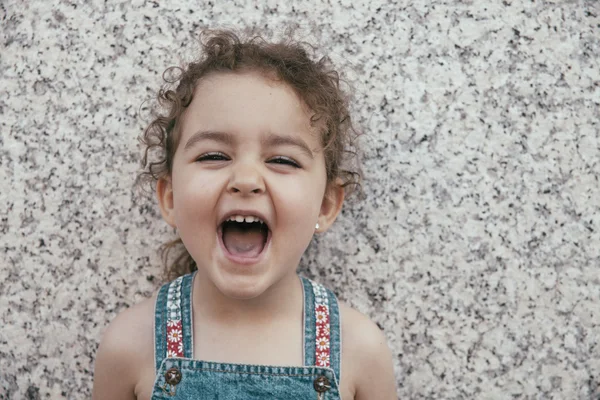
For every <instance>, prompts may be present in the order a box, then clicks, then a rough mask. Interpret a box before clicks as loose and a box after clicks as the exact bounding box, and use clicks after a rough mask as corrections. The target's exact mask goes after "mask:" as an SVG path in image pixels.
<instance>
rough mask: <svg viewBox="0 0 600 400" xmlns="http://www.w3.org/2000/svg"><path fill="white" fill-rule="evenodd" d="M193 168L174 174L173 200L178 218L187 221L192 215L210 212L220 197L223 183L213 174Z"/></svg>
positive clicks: (183, 221)
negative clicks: (198, 171) (203, 172)
mask: <svg viewBox="0 0 600 400" xmlns="http://www.w3.org/2000/svg"><path fill="white" fill-rule="evenodd" d="M190 169H191V168H188V169H183V170H181V171H178V172H179V173H178V174H173V202H174V205H175V215H176V218H178V219H179V220H180V222H182V223H186V218H187V219H189V217H190V216H192V215H197V216H200V215H202V214H205V213H210V212H211V211H212V209H213V205H214V203H215V202H216V199H218V196H219V193H220V190H221V185H220V183H219V182H220V181H219V179H216V177H214V176H212V175H211V174H198V173H194V171H190Z"/></svg>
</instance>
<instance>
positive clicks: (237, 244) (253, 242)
mask: <svg viewBox="0 0 600 400" xmlns="http://www.w3.org/2000/svg"><path fill="white" fill-rule="evenodd" d="M223 244H224V245H225V248H226V249H227V250H228V251H229V252H230V253H231V254H233V255H236V256H244V257H256V256H258V255H259V254H260V252H261V251H262V250H263V246H264V237H263V234H262V232H261V231H260V230H259V229H242V228H240V227H239V226H238V224H230V225H229V226H227V228H226V229H223Z"/></svg>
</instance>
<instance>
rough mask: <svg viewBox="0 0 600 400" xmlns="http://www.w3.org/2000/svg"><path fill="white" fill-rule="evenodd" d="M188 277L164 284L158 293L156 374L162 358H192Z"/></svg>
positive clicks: (155, 333)
mask: <svg viewBox="0 0 600 400" xmlns="http://www.w3.org/2000/svg"><path fill="white" fill-rule="evenodd" d="M192 277H193V275H192V274H188V275H184V276H180V277H179V278H177V279H175V280H174V281H172V282H169V283H166V284H164V285H163V286H162V287H161V288H160V290H159V291H158V296H157V298H156V308H155V313H154V314H155V316H154V361H155V365H156V371H158V370H159V368H160V365H161V363H162V361H163V360H164V359H165V358H192V357H193V349H192V323H191V322H192V318H191V291H192V288H191V284H192Z"/></svg>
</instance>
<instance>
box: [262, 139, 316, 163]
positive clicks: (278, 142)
mask: <svg viewBox="0 0 600 400" xmlns="http://www.w3.org/2000/svg"><path fill="white" fill-rule="evenodd" d="M261 142H262V144H263V145H266V146H267V147H276V146H294V147H298V148H299V149H300V150H302V152H303V153H305V154H306V155H307V156H308V157H310V158H311V159H312V158H314V155H313V152H312V151H311V150H310V147H308V145H307V144H306V143H305V142H304V140H302V139H300V138H295V137H292V136H283V135H276V134H273V133H272V134H269V135H268V136H267V137H264V138H262V140H261Z"/></svg>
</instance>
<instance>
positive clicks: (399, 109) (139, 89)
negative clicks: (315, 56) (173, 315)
mask: <svg viewBox="0 0 600 400" xmlns="http://www.w3.org/2000/svg"><path fill="white" fill-rule="evenodd" d="M290 25H297V26H299V27H300V28H301V30H302V31H303V32H304V35H305V36H304V37H305V38H306V39H308V40H310V41H313V42H314V43H316V44H317V45H319V47H320V49H321V51H322V52H323V53H328V54H330V56H331V58H332V59H333V60H334V62H335V63H336V64H337V65H338V66H339V67H340V68H341V69H342V70H343V71H345V75H344V76H346V77H347V78H348V79H349V80H350V81H351V82H352V84H353V86H354V95H355V101H354V109H355V118H356V120H357V121H359V123H360V124H361V126H362V129H363V130H364V131H365V133H366V135H365V136H364V137H363V138H362V141H361V144H362V146H363V166H364V172H365V184H364V186H365V192H366V197H365V199H363V200H355V201H354V202H353V203H348V204H347V205H346V208H345V210H344V213H343V215H342V216H341V218H340V220H339V221H338V222H337V224H336V225H335V226H334V228H333V229H332V230H331V231H330V232H329V233H328V234H326V235H324V236H323V237H321V238H319V239H318V242H316V243H313V244H312V245H311V247H309V250H308V252H307V254H306V257H305V259H304V260H303V263H302V265H301V271H302V272H303V273H304V274H306V275H309V276H311V277H316V278H317V279H318V280H320V281H321V282H323V283H325V284H326V285H328V286H330V287H331V288H332V289H334V290H335V292H336V293H337V294H338V295H339V297H340V298H342V299H344V300H345V301H347V302H349V303H350V304H352V305H353V306H354V307H356V308H357V309H359V310H361V311H362V312H364V313H366V314H367V315H369V316H370V317H371V318H372V319H373V320H375V321H376V322H377V323H378V324H379V325H380V326H381V327H382V328H383V329H384V331H385V333H386V335H387V337H388V339H389V344H390V346H391V348H392V350H393V353H394V358H395V367H396V376H397V382H398V394H399V396H400V397H401V398H408V399H425V398H428V399H429V398H432V399H471V398H477V399H508V398H518V399H525V398H532V399H542V398H543V399H546V398H555V399H589V398H597V396H599V393H600V392H599V391H598V385H599V384H600V348H599V343H598V341H599V339H600V328H599V321H600V279H599V273H598V265H599V262H600V208H599V206H598V202H599V200H600V189H599V188H600V182H599V176H600V162H599V161H600V157H599V154H600V153H599V150H600V149H599V146H600V138H599V133H598V132H599V125H598V123H599V122H598V121H599V117H600V113H599V109H600V108H599V107H600V65H599V64H600V63H599V55H600V4H599V3H598V2H596V1H592V0H588V1H583V0H581V1H576V0H575V1H558V0H555V1H538V0H536V1H533V0H526V1H525V0H523V1H510V0H505V1H495V0H490V1H477V0H472V1H468V0H464V1H458V0H455V1H441V0H432V1H426V0H413V1H407V0H398V1H382V0H373V1H367V0H354V1H349V0H336V1H334V2H330V1H317V0H315V1H297V2H294V5H293V6H292V5H291V4H290V3H286V2H283V1H266V2H259V3H257V4H256V5H255V3H254V2H253V1H227V2H216V1H212V2H211V1H209V2H193V1H169V2H167V1H164V2H162V1H160V2H159V1H144V0H136V1H121V2H118V1H111V0H109V1H107V2H104V1H92V2H90V1H83V0H73V1H66V0H65V1H60V2H58V1H39V0H38V1H30V2H26V1H16V0H3V1H0V46H1V47H0V144H1V149H0V166H1V168H0V183H1V189H0V191H1V192H0V204H1V205H0V267H1V268H0V316H1V320H0V321H1V322H0V398H2V399H6V398H9V399H48V398H49V399H58V398H69V399H85V398H89V397H90V393H91V386H92V373H93V362H94V357H95V353H96V349H97V345H98V342H99V339H100V337H101V334H102V332H103V330H104V329H105V327H106V325H107V324H108V322H109V321H110V320H112V319H113V318H114V317H115V315H116V314H117V313H118V312H119V311H120V310H122V309H124V308H125V307H128V306H129V305H131V304H133V303H135V302H137V301H139V300H140V299H142V298H144V297H147V296H150V294H151V293H152V292H153V291H154V290H155V289H156V288H157V285H158V284H159V276H160V273H161V264H160V260H159V257H158V255H157V253H156V251H155V250H156V249H157V248H158V246H159V245H160V244H161V243H163V242H164V241H166V240H167V239H169V238H171V235H172V232H171V231H170V230H168V229H167V227H166V225H165V224H164V223H163V222H162V221H161V220H160V217H159V215H158V212H157V207H156V206H155V205H154V203H153V202H152V201H150V200H145V199H140V198H137V197H135V196H134V192H133V189H132V187H133V183H134V179H135V175H136V173H137V171H138V170H139V158H140V152H141V147H139V145H138V143H137V141H136V138H137V136H138V135H139V134H140V133H141V131H142V129H143V127H144V124H145V122H147V118H144V115H143V114H144V113H143V108H140V106H141V105H142V103H143V102H144V101H145V100H149V99H151V98H152V97H153V96H154V93H155V92H156V90H157V89H158V88H159V87H160V85H161V74H162V71H163V70H164V69H165V68H166V67H168V66H170V65H178V64H181V63H183V62H185V61H186V60H189V59H191V57H192V56H193V52H194V49H195V48H196V47H197V46H196V44H195V42H194V37H195V34H196V33H197V32H198V31H199V30H200V29H201V28H204V27H213V28H215V27H243V26H256V27H261V28H267V29H268V30H271V31H273V32H276V33H277V32H282V31H283V30H284V28H285V27H287V26H290ZM145 120H146V121H145Z"/></svg>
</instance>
